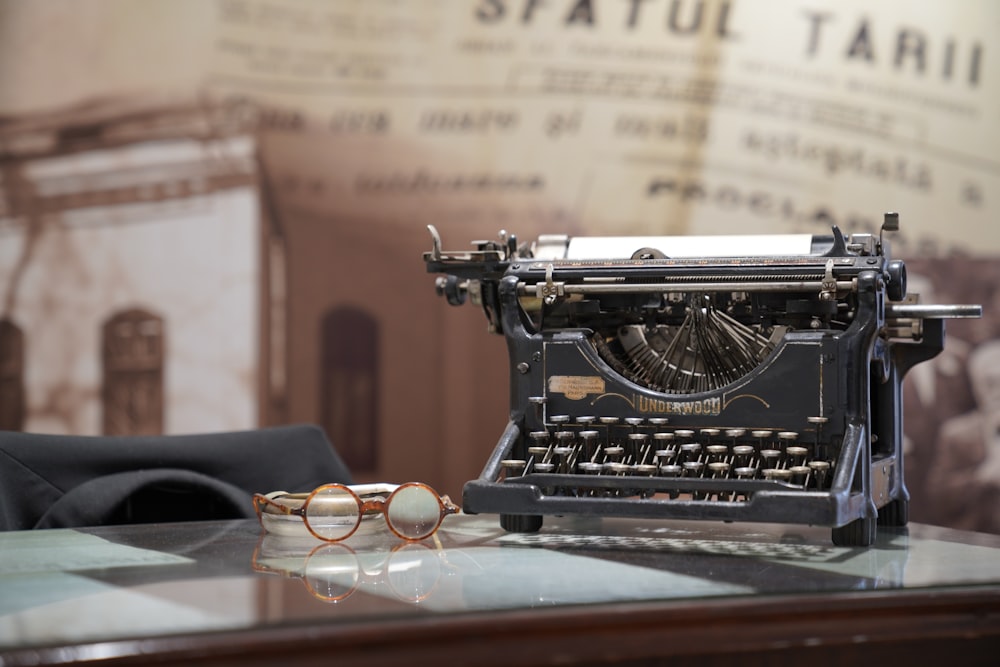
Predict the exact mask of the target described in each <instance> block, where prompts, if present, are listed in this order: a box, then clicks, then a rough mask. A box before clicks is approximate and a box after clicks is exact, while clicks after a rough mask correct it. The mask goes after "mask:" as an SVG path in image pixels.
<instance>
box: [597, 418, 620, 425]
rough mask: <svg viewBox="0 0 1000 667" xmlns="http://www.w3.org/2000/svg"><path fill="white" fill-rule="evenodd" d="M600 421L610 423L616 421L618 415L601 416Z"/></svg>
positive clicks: (615, 422)
mask: <svg viewBox="0 0 1000 667" xmlns="http://www.w3.org/2000/svg"><path fill="white" fill-rule="evenodd" d="M600 422H601V423H602V424H607V425H609V426H610V425H612V424H617V423H618V417H601V418H600Z"/></svg>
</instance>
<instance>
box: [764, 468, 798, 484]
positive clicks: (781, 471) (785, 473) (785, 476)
mask: <svg viewBox="0 0 1000 667" xmlns="http://www.w3.org/2000/svg"><path fill="white" fill-rule="evenodd" d="M791 478H792V471H791V470H787V469H785V468H767V469H765V470H764V479H767V480H771V481H774V482H787V481H789V480H790V479H791Z"/></svg>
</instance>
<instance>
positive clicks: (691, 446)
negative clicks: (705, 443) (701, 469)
mask: <svg viewBox="0 0 1000 667" xmlns="http://www.w3.org/2000/svg"><path fill="white" fill-rule="evenodd" d="M699 454H701V445H699V444H698V443H697V442H686V443H684V444H683V445H681V446H680V456H681V459H683V461H682V463H683V462H684V461H693V460H694V459H696V458H698V455H699Z"/></svg>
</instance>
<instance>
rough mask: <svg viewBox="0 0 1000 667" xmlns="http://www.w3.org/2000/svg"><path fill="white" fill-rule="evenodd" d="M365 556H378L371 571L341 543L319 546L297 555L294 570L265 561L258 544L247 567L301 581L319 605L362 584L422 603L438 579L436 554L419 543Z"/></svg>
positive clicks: (352, 551)
mask: <svg viewBox="0 0 1000 667" xmlns="http://www.w3.org/2000/svg"><path fill="white" fill-rule="evenodd" d="M277 539H281V538H277ZM365 555H366V556H368V555H376V556H379V563H378V564H377V566H376V568H375V570H374V571H368V570H366V569H365V568H364V567H362V565H361V557H360V556H358V554H356V553H355V552H354V550H353V549H351V548H350V547H348V546H346V545H343V544H321V545H319V546H318V547H316V548H315V549H313V550H312V551H310V552H309V553H308V555H306V556H305V557H304V558H303V557H302V556H299V558H300V559H301V560H299V561H298V563H297V564H296V565H297V567H294V568H285V567H275V566H274V565H271V564H269V563H268V562H267V561H269V560H272V559H269V558H265V557H264V556H262V555H261V544H258V545H257V549H256V550H255V551H254V556H253V562H252V564H251V565H252V567H253V569H254V571H255V572H263V573H272V574H280V575H282V576H286V577H295V578H297V579H301V580H302V583H303V584H304V585H305V587H306V590H307V591H309V594H310V595H312V596H313V597H314V598H316V599H318V600H322V601H323V602H340V601H342V600H345V599H347V598H348V597H350V596H351V595H352V594H353V593H354V592H355V591H356V590H357V589H358V587H359V586H360V585H361V583H362V582H364V581H368V582H369V583H371V584H372V585H375V586H378V585H380V584H383V583H386V584H388V586H389V589H391V590H392V592H393V594H394V595H395V596H396V597H397V598H398V599H399V600H402V601H403V602H422V601H424V600H426V599H427V598H428V597H429V596H430V595H431V593H432V592H433V591H434V589H435V588H437V585H438V582H439V581H440V580H441V569H442V564H441V557H440V554H439V552H437V551H435V550H434V549H432V548H430V547H428V546H426V545H424V544H421V543H419V542H409V543H405V544H397V545H396V546H395V547H393V548H392V550H391V551H389V552H388V554H387V557H386V554H385V553H377V554H365ZM285 560H289V559H287V558H286V559H285Z"/></svg>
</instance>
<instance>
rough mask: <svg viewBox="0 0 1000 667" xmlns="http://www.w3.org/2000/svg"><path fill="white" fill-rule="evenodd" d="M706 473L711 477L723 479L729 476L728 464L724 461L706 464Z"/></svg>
mask: <svg viewBox="0 0 1000 667" xmlns="http://www.w3.org/2000/svg"><path fill="white" fill-rule="evenodd" d="M708 471H709V472H710V473H712V477H725V476H726V475H728V474H729V464H728V463H726V462H725V461H712V462H711V463H709V464H708Z"/></svg>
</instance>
